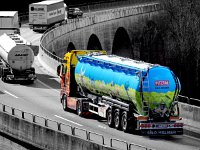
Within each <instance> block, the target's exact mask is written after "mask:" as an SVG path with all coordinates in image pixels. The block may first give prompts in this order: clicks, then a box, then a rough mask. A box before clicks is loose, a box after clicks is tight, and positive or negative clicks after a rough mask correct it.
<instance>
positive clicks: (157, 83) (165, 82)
mask: <svg viewBox="0 0 200 150" xmlns="http://www.w3.org/2000/svg"><path fill="white" fill-rule="evenodd" d="M155 86H169V80H156V81H155Z"/></svg>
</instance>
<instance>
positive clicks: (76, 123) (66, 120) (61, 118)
mask: <svg viewBox="0 0 200 150" xmlns="http://www.w3.org/2000/svg"><path fill="white" fill-rule="evenodd" d="M54 116H55V117H57V118H60V119H63V120H65V121H68V122H71V123H73V124H76V125H78V126H83V125H81V124H79V123H76V122H73V121H71V120H68V119H66V118H63V117H61V116H57V115H54Z"/></svg>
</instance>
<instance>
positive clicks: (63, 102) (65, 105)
mask: <svg viewBox="0 0 200 150" xmlns="http://www.w3.org/2000/svg"><path fill="white" fill-rule="evenodd" d="M66 102H67V98H66V96H63V98H62V106H63V110H64V111H67V104H66Z"/></svg>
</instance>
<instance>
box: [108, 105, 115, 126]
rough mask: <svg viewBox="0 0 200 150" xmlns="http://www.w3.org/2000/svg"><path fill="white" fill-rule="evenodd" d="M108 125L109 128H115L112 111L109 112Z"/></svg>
mask: <svg viewBox="0 0 200 150" xmlns="http://www.w3.org/2000/svg"><path fill="white" fill-rule="evenodd" d="M107 123H108V126H109V127H113V126H114V119H113V112H112V110H111V109H109V110H108V112H107Z"/></svg>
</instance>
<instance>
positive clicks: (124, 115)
mask: <svg viewBox="0 0 200 150" xmlns="http://www.w3.org/2000/svg"><path fill="white" fill-rule="evenodd" d="M121 126H122V130H123V131H124V132H128V117H127V112H126V111H124V112H123V113H122V119H121Z"/></svg>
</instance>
